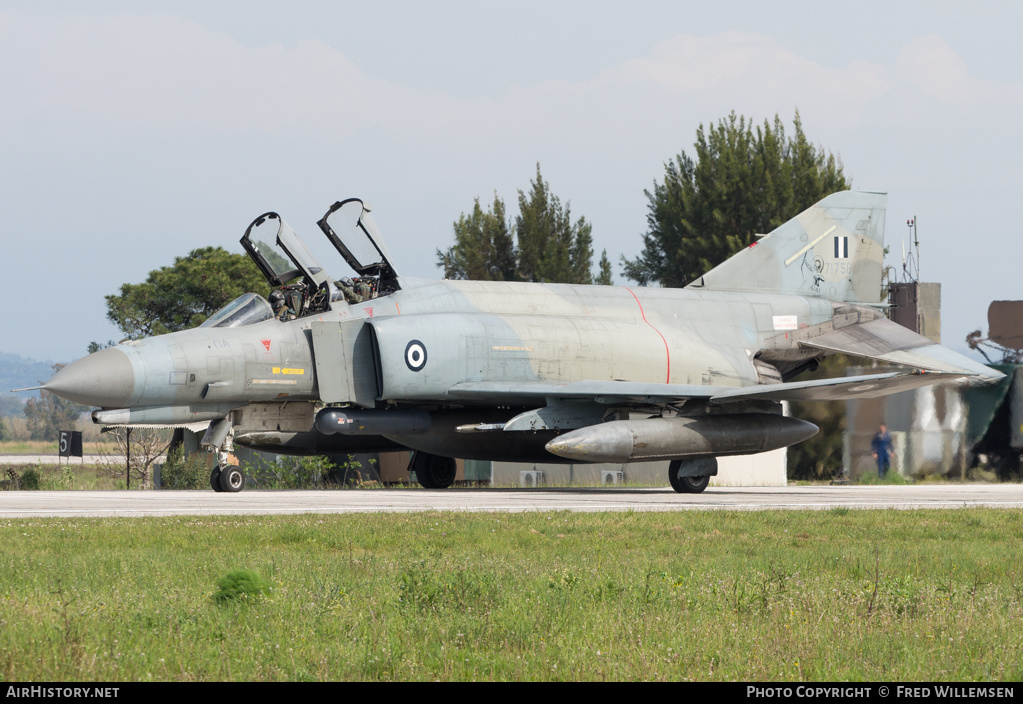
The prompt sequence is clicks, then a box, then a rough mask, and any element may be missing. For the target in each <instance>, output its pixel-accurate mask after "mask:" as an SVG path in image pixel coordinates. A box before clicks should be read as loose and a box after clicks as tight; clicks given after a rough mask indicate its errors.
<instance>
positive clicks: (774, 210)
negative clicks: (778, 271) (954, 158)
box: [622, 111, 850, 287]
mask: <svg viewBox="0 0 1023 704" xmlns="http://www.w3.org/2000/svg"><path fill="white" fill-rule="evenodd" d="M794 126H795V136H794V137H792V138H789V137H787V136H786V135H785V127H784V125H783V124H782V122H781V120H780V119H779V118H778V117H777V116H775V118H774V122H773V123H770V122H768V121H766V120H765V121H764V124H763V125H762V126H758V127H756V129H755V130H754V127H753V121H752V120H748V119H747V118H745V117H738V116H736V114H735V112H732V113H731V114H730V115H729V116H728V117H727V118H724V119H721V120H719V121H718V123H717V124H716V125H712V126H711V127H710V128H709V129H706V130H705V129H704V127H703V125H700V127H699V129H698V130H697V132H696V142H695V144H694V150H695V159H694V158H693V157H690V156H689V155H688V154H686V153H685V152H684V151H683V152H682V153H680V154H678V155H677V156H676V157H675V159H673V160H671V161H669V162H667V163H666V164H665V165H664V167H665V174H664V179H663V181H661V182H660V183H658V182H655V183H654V189H653V192H651V191H644V192H645V193H646V196H647V199H648V201H649V204H648V206H647V208H648V211H647V226H648V230H647V232H646V234H644V235H643V251H642V253H641V254H640V255H639V256H638V257H637V258H636V259H633V260H629V259H626V258H625V257H622V265H623V270H624V273H625V275H626V277H628V278H630V279H632V280H633V281H636V282H637V283H640V284H642V285H647V284H652V283H658V284H660V285H662V286H670V287H679V286H685V285H686V284H687V283H688V282H690V281H692V280H694V279H696V278H697V277H699V276H700V275H702V274H704V273H706V272H707V271H709V270H710V269H712V268H714V267H715V266H717V265H718V264H720V263H721V262H723V261H724V260H725V259H727V258H728V257H730V256H731V255H732V254H735V253H736V252H738V251H739V250H740V249H742V248H743V247H747V246H749V245H750V244H751V243H752V242H753V241H754V237H755V235H757V234H766V233H768V232H770V231H771V230H773V229H774V228H776V227H778V226H779V225H781V224H782V223H784V222H785V221H787V220H789V219H791V218H792V217H794V216H796V215H798V214H799V213H800V212H802V211H803V210H805V209H806V208H808V207H810V206H811V205H813V204H814V203H816V202H817V201H819V200H820V199H821V198H823V197H824V196H826V195H829V194H831V193H834V192H835V191H840V190H844V189H847V188H849V185H850V184H849V183H848V182H847V181H846V179H845V176H844V175H843V174H842V165H841V162H840V161H839V160H838V159H837V158H836V157H835V156H834V155H833V154H830V153H827V154H825V152H824V151H823V149H818V148H816V147H814V146H813V145H812V144H810V142H808V141H807V139H806V135H805V133H804V132H803V125H802V121H801V120H800V118H799V113H798V111H797V112H796V115H795V119H794Z"/></svg>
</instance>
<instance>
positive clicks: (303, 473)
mask: <svg viewBox="0 0 1023 704" xmlns="http://www.w3.org/2000/svg"><path fill="white" fill-rule="evenodd" d="M331 466H332V465H331V462H330V460H329V459H328V458H326V457H322V456H310V457H280V458H278V461H277V463H276V464H269V465H267V467H266V468H265V469H262V470H258V469H254V468H252V467H251V466H248V465H247V466H246V467H245V469H244V471H245V476H246V478H248V477H252V478H254V479H256V481H257V482H258V483H259V484H260V485H261V486H266V487H267V488H270V489H317V488H319V487H321V486H322V485H323V480H324V478H325V477H326V476H327V472H329V471H330V469H331Z"/></svg>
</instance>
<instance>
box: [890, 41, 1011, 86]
mask: <svg viewBox="0 0 1023 704" xmlns="http://www.w3.org/2000/svg"><path fill="white" fill-rule="evenodd" d="M897 70H898V73H899V75H900V77H901V78H902V79H904V80H905V81H907V82H908V83H910V84H911V85H913V86H915V87H916V88H918V89H919V90H920V91H921V92H922V93H923V94H924V95H929V96H931V97H934V98H938V99H939V100H942V101H945V102H950V103H971V102H974V101H977V100H981V99H985V98H991V97H992V93H993V90H994V86H993V84H991V83H990V82H988V81H982V80H980V79H977V78H974V77H973V76H971V75H970V73H969V71H968V70H967V68H966V62H964V61H963V59H962V58H961V57H960V56H959V54H957V53H956V52H955V51H953V49H952V47H950V46H949V45H948V42H946V41H945V40H944V39H943V38H942V37H939V36H938V35H936V34H928V35H926V36H923V37H917V38H915V39H913V40H911V41H910V42H909V43H908V44H906V45H905V46H904V47H902V50H901V51H900V52H899V57H898V61H897Z"/></svg>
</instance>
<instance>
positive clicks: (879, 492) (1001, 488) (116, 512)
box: [0, 484, 1023, 518]
mask: <svg viewBox="0 0 1023 704" xmlns="http://www.w3.org/2000/svg"><path fill="white" fill-rule="evenodd" d="M980 506H984V507H992V508H1009V509H1020V508H1023V484H944V485H926V486H794V487H717V488H715V487H711V488H709V489H707V490H706V491H705V492H704V493H702V494H676V493H675V492H674V491H672V490H671V489H669V488H664V489H661V488H638V489H632V488H629V489H615V488H592V489H591V488H585V489H576V488H561V489H528V490H524V489H446V490H439V491H430V490H425V489H420V488H407V489H367V490H361V491H355V490H348V491H243V492H241V493H239V494H217V493H214V492H212V491H209V490H205V491H10V492H2V493H0V518H35V517H48V516H69V517H98V516H174V515H194V516H213V515H222V516H226V515H259V514H295V513H371V512H410V511H506V512H521V511H540V512H542V511H692V510H738V511H758V510H769V509H784V510H825V509H832V508H838V507H847V508H850V509H868V508H883V509H901V510H905V509H928V508H973V507H980Z"/></svg>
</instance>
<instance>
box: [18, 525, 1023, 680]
mask: <svg viewBox="0 0 1023 704" xmlns="http://www.w3.org/2000/svg"><path fill="white" fill-rule="evenodd" d="M1021 535H1023V514H1021V513H1020V512H1018V511H1008V510H994V509H970V510H958V511H905V512H903V511H859V510H849V509H836V510H834V511H821V512H813V511H807V512H768V511H765V512H682V513H593V514H584V513H528V514H460V513H427V514H414V515H412V514H404V515H403V514H388V515H386V516H380V515H344V516H337V515H334V516H323V515H304V516H274V517H177V518H164V519H102V520H101V519H96V520H84V519H47V520H38V519H30V520H10V521H5V522H2V523H0V543H2V544H3V545H4V550H3V552H2V553H0V585H2V587H0V624H3V628H0V677H2V678H4V679H6V680H8V681H10V680H20V681H28V680H59V681H70V680H79V679H81V680H103V681H121V680H186V681H192V680H342V679H345V680H349V679H354V680H433V679H443V680H471V679H481V680H580V679H581V680H629V679H642V680H659V679H664V680H689V679H692V680H756V681H765V680H770V681H782V680H788V681H793V680H802V681H818V680H828V681H830V680H902V681H914V680H944V681H948V680H981V679H982V680H1002V681H1011V680H1018V679H1020V678H1021V677H1023V657H1021V655H1023V633H1021V631H1020V629H1019V622H1020V619H1021V618H1023V586H1021V585H1023V567H1021V565H1020V562H1019V559H1018V556H1019V554H1020V551H1021V548H1023V545H1021V541H1023V539H1021V537H1020V536H1021ZM239 566H245V569H246V570H249V571H251V572H252V573H253V575H255V576H256V577H253V578H252V579H249V578H248V577H245V578H242V577H240V576H236V577H232V578H231V579H230V580H228V581H225V580H224V578H225V575H228V574H229V573H231V572H232V571H234V570H237V569H238V568H239ZM259 580H265V581H266V582H267V583H272V584H273V589H272V591H263V589H262V587H259V586H254V587H253V586H252V585H258V583H259ZM232 585H233V586H232ZM242 585H250V586H245V587H243V586H242ZM248 588H256V589H257V591H258V593H260V594H262V596H261V598H259V599H253V598H245V599H232V598H228V597H224V598H217V597H215V596H214V595H215V594H218V593H226V592H227V591H230V590H232V589H234V590H236V591H238V592H242V591H243V590H244V589H248Z"/></svg>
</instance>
